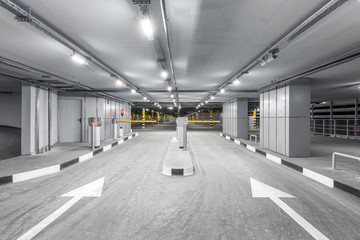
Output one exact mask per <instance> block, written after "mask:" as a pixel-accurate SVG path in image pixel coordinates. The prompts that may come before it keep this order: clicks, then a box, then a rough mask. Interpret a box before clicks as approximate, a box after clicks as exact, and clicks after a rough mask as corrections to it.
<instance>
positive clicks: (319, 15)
mask: <svg viewBox="0 0 360 240" xmlns="http://www.w3.org/2000/svg"><path fill="white" fill-rule="evenodd" d="M346 2H347V0H331V1H329V2H327V3H326V4H324V5H323V6H322V7H321V8H320V9H318V10H317V11H316V12H315V13H313V14H311V15H310V16H309V17H308V18H306V20H305V21H303V22H302V23H300V24H299V25H298V26H297V27H295V28H294V29H293V30H291V31H290V32H288V33H286V34H285V35H284V36H282V37H280V39H279V40H278V41H276V42H275V44H272V45H271V46H270V47H269V48H267V49H266V50H265V51H263V52H262V53H261V54H260V55H258V56H257V57H255V59H253V60H252V61H251V62H250V63H248V64H247V65H246V66H245V67H243V68H242V69H241V70H239V71H238V72H237V73H236V74H234V75H233V76H232V77H230V78H229V79H227V80H226V81H225V82H224V83H222V84H221V85H219V86H218V87H217V88H216V91H217V92H218V91H220V90H221V89H222V88H224V87H226V86H227V85H229V84H230V83H231V82H232V81H233V80H234V79H236V78H239V77H241V76H242V75H244V74H247V73H249V71H250V70H251V69H253V68H254V67H256V66H257V65H258V64H259V63H261V61H262V59H263V58H264V57H266V56H268V54H271V53H272V52H274V51H276V52H277V53H278V52H279V51H280V50H281V49H284V48H285V47H286V46H287V45H289V44H290V42H292V41H293V40H294V39H295V38H297V37H298V36H300V35H301V34H302V33H304V32H305V31H306V30H308V29H309V28H310V27H312V26H313V25H315V24H316V23H317V22H319V21H320V20H322V19H323V18H325V17H326V16H328V15H329V14H330V13H332V12H333V11H335V10H336V9H338V8H339V7H340V6H342V5H343V4H344V3H346ZM213 95H214V93H212V94H209V95H208V96H206V97H205V98H204V99H203V100H202V101H201V102H204V101H206V100H208V99H209V98H210V97H211V96H213Z"/></svg>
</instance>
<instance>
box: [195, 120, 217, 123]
mask: <svg viewBox="0 0 360 240" xmlns="http://www.w3.org/2000/svg"><path fill="white" fill-rule="evenodd" d="M188 122H189V123H220V121H206V120H205V121H202V120H189V121H188Z"/></svg>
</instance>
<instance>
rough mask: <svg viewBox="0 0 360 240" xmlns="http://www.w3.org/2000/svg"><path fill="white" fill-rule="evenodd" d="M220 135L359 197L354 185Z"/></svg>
mask: <svg viewBox="0 0 360 240" xmlns="http://www.w3.org/2000/svg"><path fill="white" fill-rule="evenodd" d="M220 136H222V137H224V138H225V139H227V140H229V141H232V142H234V143H235V144H238V145H241V146H244V147H246V148H247V149H248V150H250V151H252V152H255V153H259V154H261V155H263V156H264V157H266V158H267V159H268V160H270V161H272V162H274V163H277V164H280V165H283V166H286V167H289V168H291V169H293V170H295V171H298V172H300V173H301V174H302V175H304V176H306V177H308V178H311V179H313V180H315V181H317V182H319V183H321V184H324V185H325V186H327V187H329V188H338V189H340V190H342V191H345V192H348V193H350V194H353V195H355V196H357V197H360V190H359V189H356V188H354V187H351V186H349V185H347V184H344V183H341V182H338V181H336V180H334V179H332V178H329V177H326V176H324V175H322V174H320V173H317V172H314V171H312V170H310V169H307V168H304V167H301V166H299V165H296V164H294V163H291V162H289V161H286V160H284V159H282V158H279V157H277V156H274V155H272V154H269V153H267V152H265V151H262V150H261V149H258V148H255V147H253V146H250V145H249V144H247V143H244V142H242V141H239V140H237V139H234V138H232V137H230V136H227V135H225V134H223V133H220Z"/></svg>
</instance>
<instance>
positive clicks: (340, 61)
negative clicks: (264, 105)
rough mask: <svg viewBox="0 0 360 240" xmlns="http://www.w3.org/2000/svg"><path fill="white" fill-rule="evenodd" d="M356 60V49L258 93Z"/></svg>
mask: <svg viewBox="0 0 360 240" xmlns="http://www.w3.org/2000/svg"><path fill="white" fill-rule="evenodd" d="M358 58H360V49H358V50H356V51H354V52H351V53H347V54H345V55H342V56H340V57H337V58H334V59H332V60H329V61H326V62H324V63H322V64H319V65H317V66H316V67H312V68H309V69H307V70H305V71H303V72H301V73H297V74H294V75H291V76H288V77H285V78H282V79H280V80H278V81H274V82H273V83H271V84H269V85H266V86H264V87H262V88H261V89H260V90H259V91H260V92H261V91H265V90H267V89H269V88H272V87H273V86H278V85H281V84H285V83H288V82H291V81H293V80H296V79H299V78H303V77H307V76H309V75H312V74H315V73H317V72H321V71H324V70H327V69H329V68H333V67H336V66H339V65H341V64H344V63H347V62H350V61H353V60H355V59H358Z"/></svg>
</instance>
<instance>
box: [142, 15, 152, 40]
mask: <svg viewBox="0 0 360 240" xmlns="http://www.w3.org/2000/svg"><path fill="white" fill-rule="evenodd" d="M141 26H142V28H143V30H144V32H145V34H146V36H147V37H148V39H149V41H153V40H154V30H153V28H152V25H151V21H150V19H149V18H143V19H141Z"/></svg>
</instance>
